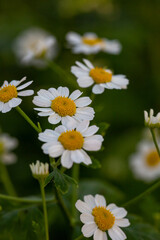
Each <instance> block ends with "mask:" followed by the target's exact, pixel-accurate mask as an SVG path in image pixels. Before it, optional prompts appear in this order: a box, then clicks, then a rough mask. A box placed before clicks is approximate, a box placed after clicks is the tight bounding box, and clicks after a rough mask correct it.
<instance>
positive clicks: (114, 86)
mask: <svg viewBox="0 0 160 240" xmlns="http://www.w3.org/2000/svg"><path fill="white" fill-rule="evenodd" d="M102 85H103V87H105V88H108V89H121V87H120V86H119V85H117V84H115V83H113V82H108V83H106V84H102ZM102 85H101V86H102Z"/></svg>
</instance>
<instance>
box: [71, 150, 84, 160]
mask: <svg viewBox="0 0 160 240" xmlns="http://www.w3.org/2000/svg"><path fill="white" fill-rule="evenodd" d="M84 159H85V156H84V155H83V153H82V152H81V151H80V150H79V149H78V150H74V151H71V160H72V161H73V162H75V163H82V162H84Z"/></svg>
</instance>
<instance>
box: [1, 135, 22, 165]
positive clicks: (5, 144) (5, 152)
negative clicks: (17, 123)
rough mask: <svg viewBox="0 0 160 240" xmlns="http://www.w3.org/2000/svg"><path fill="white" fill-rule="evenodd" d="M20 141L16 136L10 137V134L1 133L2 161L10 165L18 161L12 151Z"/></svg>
mask: <svg viewBox="0 0 160 240" xmlns="http://www.w3.org/2000/svg"><path fill="white" fill-rule="evenodd" d="M17 145H18V141H17V139H16V138H13V137H10V136H9V135H8V134H5V133H2V134H0V160H1V161H2V163H4V164H6V165H9V164H13V163H15V162H16V160H17V157H16V155H15V154H14V153H11V152H10V151H11V150H13V149H14V148H16V147H17Z"/></svg>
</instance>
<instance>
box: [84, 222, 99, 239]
mask: <svg viewBox="0 0 160 240" xmlns="http://www.w3.org/2000/svg"><path fill="white" fill-rule="evenodd" d="M96 229H97V225H96V224H95V223H89V224H85V225H83V227H82V229H81V230H82V233H83V235H84V236H85V237H91V236H92V235H93V234H94V232H95V231H96Z"/></svg>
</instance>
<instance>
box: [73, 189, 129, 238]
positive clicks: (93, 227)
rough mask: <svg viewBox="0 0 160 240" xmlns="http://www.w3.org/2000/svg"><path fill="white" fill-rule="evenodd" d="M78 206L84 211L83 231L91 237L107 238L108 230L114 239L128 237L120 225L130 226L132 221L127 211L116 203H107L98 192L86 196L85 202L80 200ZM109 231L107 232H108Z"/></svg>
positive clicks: (82, 216) (81, 216) (82, 217)
mask: <svg viewBox="0 0 160 240" xmlns="http://www.w3.org/2000/svg"><path fill="white" fill-rule="evenodd" d="M76 208H77V209H78V210H79V211H80V212H81V213H82V214H81V215H80V219H81V221H82V223H84V225H83V227H82V233H83V235H84V236H85V237H87V238H89V237H91V236H92V235H93V238H94V240H107V239H108V237H107V232H108V235H109V236H110V238H111V239H112V240H124V239H126V238H127V237H126V235H125V233H124V232H123V231H122V230H121V229H120V227H128V226H129V225H130V222H129V220H128V219H127V218H124V217H125V216H126V215H127V211H126V210H125V209H124V208H120V207H117V206H116V205H115V204H114V203H111V204H109V205H108V206H107V205H106V200H105V198H104V197H103V196H102V195H98V194H96V195H95V197H93V196H92V195H86V196H84V202H83V201H81V200H78V201H77V202H76ZM106 231H107V232H106Z"/></svg>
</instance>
